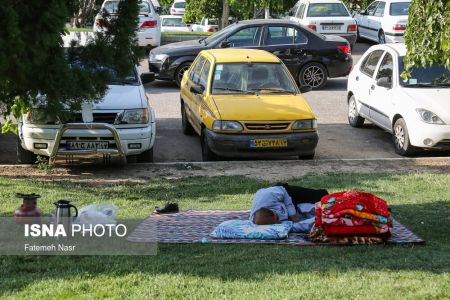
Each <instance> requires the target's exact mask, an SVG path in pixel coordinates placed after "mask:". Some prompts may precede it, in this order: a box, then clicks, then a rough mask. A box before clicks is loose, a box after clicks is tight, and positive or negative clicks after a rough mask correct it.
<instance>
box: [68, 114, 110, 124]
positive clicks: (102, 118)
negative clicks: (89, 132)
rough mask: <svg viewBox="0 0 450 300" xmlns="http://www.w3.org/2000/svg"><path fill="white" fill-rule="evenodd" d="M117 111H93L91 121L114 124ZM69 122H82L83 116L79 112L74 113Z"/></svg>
mask: <svg viewBox="0 0 450 300" xmlns="http://www.w3.org/2000/svg"><path fill="white" fill-rule="evenodd" d="M116 116H117V113H94V114H93V117H94V120H93V123H108V124H114V121H115V120H116ZM71 122H74V123H83V118H82V116H81V114H80V113H76V114H74V115H73V118H72V120H71Z"/></svg>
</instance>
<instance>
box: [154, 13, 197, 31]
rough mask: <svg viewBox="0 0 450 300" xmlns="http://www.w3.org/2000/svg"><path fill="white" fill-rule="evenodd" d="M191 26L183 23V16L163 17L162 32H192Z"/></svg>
mask: <svg viewBox="0 0 450 300" xmlns="http://www.w3.org/2000/svg"><path fill="white" fill-rule="evenodd" d="M190 31H191V30H190V29H189V26H188V25H187V24H186V23H184V22H183V17H182V16H173V15H164V16H161V32H190Z"/></svg>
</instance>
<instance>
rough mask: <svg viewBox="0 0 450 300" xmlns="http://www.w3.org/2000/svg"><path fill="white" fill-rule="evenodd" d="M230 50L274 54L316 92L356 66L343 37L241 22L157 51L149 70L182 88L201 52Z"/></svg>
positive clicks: (290, 25) (289, 25) (275, 23)
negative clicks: (197, 38) (260, 51)
mask: <svg viewBox="0 0 450 300" xmlns="http://www.w3.org/2000/svg"><path fill="white" fill-rule="evenodd" d="M228 47H235V48H244V49H251V48H254V49H260V50H266V51H269V52H272V53H274V54H275V55H277V56H278V57H279V58H280V59H281V60H282V61H283V62H284V63H285V64H286V66H287V68H288V69H289V71H290V72H291V74H292V76H293V77H294V78H295V79H296V80H298V82H299V83H300V84H301V85H309V86H311V87H312V88H313V89H320V88H322V87H323V86H325V84H326V82H327V78H329V77H340V76H346V75H348V73H349V72H350V70H351V68H352V64H353V61H352V56H351V50H350V45H349V43H348V41H346V40H345V39H344V38H342V37H338V36H330V35H321V34H318V33H316V32H314V31H312V30H310V29H308V28H306V27H304V26H302V25H300V24H298V23H295V22H292V21H288V20H271V19H269V20H248V21H239V22H237V23H234V24H231V25H229V26H228V27H226V28H224V29H222V30H221V31H218V32H216V33H215V34H213V35H211V36H209V37H205V38H202V39H199V40H191V41H185V42H179V43H173V44H168V45H164V46H161V47H158V48H155V49H153V50H152V51H150V54H149V69H150V71H152V72H155V73H156V76H157V78H158V79H162V80H175V82H176V83H177V84H178V85H180V82H181V79H182V77H183V73H184V72H185V71H186V70H187V69H188V68H189V66H190V65H191V64H192V62H193V61H194V59H195V57H196V56H197V54H198V53H199V52H200V51H201V50H206V49H214V48H228Z"/></svg>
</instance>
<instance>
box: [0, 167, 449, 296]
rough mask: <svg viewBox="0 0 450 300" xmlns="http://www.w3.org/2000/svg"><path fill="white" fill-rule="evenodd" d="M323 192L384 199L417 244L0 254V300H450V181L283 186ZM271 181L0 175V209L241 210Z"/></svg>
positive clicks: (318, 181)
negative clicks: (33, 199) (69, 205)
mask: <svg viewBox="0 0 450 300" xmlns="http://www.w3.org/2000/svg"><path fill="white" fill-rule="evenodd" d="M289 183H290V184H298V185H302V186H305V187H312V188H327V189H328V190H329V191H330V192H334V191H341V190H349V189H354V188H356V189H359V190H363V191H368V192H373V193H375V194H377V195H379V196H381V197H383V198H385V199H386V200H387V201H388V203H389V205H390V207H391V208H392V214H393V215H394V217H395V218H396V219H398V220H399V221H400V222H401V223H403V224H404V225H406V226H407V227H409V228H410V229H411V230H413V231H414V232H415V233H417V234H418V235H419V236H421V237H422V238H424V239H425V240H427V243H426V245H423V246H383V245H378V246H353V247H344V246H341V247H311V248H309V247H289V246H274V245H213V244H200V245H160V246H159V253H158V255H156V256H146V257H142V256H141V257H111V256H95V257H94V256H81V257H76V256H74V257H43V256H41V257H1V258H0V278H2V280H0V295H1V296H3V297H17V298H38V297H43V298H46V297H57V298H66V297H74V295H78V294H82V295H84V296H85V297H88V298H89V297H90V298H92V297H94V298H97V297H110V298H133V299H136V298H181V297H189V298H197V299H203V298H214V299H215V298H246V299H256V298H260V299H261V298H262V299H271V298H272V299H273V298H283V299H286V298H291V299H299V298H304V299H312V298H330V299H331V298H333V299H335V298H345V299H348V298H374V297H377V298H379V297H383V298H389V299H390V298H394V297H395V298H417V299H423V298H437V299H439V298H448V296H449V291H450V229H449V228H450V199H449V197H450V184H449V183H450V176H449V175H446V174H440V175H436V174H410V175H392V174H377V173H375V174H368V175H361V174H354V175H327V176H308V177H303V178H299V179H296V180H291V181H289ZM269 184H272V183H270V182H264V181H258V180H253V179H248V178H245V177H212V178H205V177H193V178H185V179H180V180H155V181H153V182H151V183H149V184H145V185H116V186H95V185H94V184H92V183H91V184H89V185H81V184H74V183H70V182H65V183H64V182H63V183H51V182H40V181H30V180H19V179H7V178H0V199H2V202H1V203H0V212H1V213H2V214H3V215H12V214H13V211H14V209H15V208H16V207H17V206H18V205H19V202H20V201H19V200H18V199H15V198H14V193H15V192H36V193H40V194H41V195H42V196H43V197H42V200H41V201H40V203H39V206H40V207H41V208H42V209H43V211H44V212H47V213H49V212H50V210H51V209H53V207H52V206H53V205H52V204H51V203H52V202H54V201H55V200H57V199H62V198H65V199H71V200H74V203H75V205H77V206H78V207H81V206H83V205H85V204H89V203H92V202H100V201H111V202H113V203H114V204H116V205H117V206H119V207H120V217H138V218H145V217H146V216H147V215H148V214H149V213H150V212H151V211H152V210H153V209H154V206H155V205H160V204H161V202H162V201H165V200H174V199H178V200H179V204H180V206H181V208H183V209H191V208H192V209H213V208H214V209H218V208H220V209H248V207H249V206H250V203H251V198H252V194H253V193H254V192H255V191H256V190H257V189H258V188H261V187H265V186H267V185H269Z"/></svg>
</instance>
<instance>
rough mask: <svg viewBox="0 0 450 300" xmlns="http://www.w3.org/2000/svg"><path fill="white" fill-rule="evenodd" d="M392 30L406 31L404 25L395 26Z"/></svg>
mask: <svg viewBox="0 0 450 300" xmlns="http://www.w3.org/2000/svg"><path fill="white" fill-rule="evenodd" d="M392 30H406V25H403V24H395V25H394V27H392Z"/></svg>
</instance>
